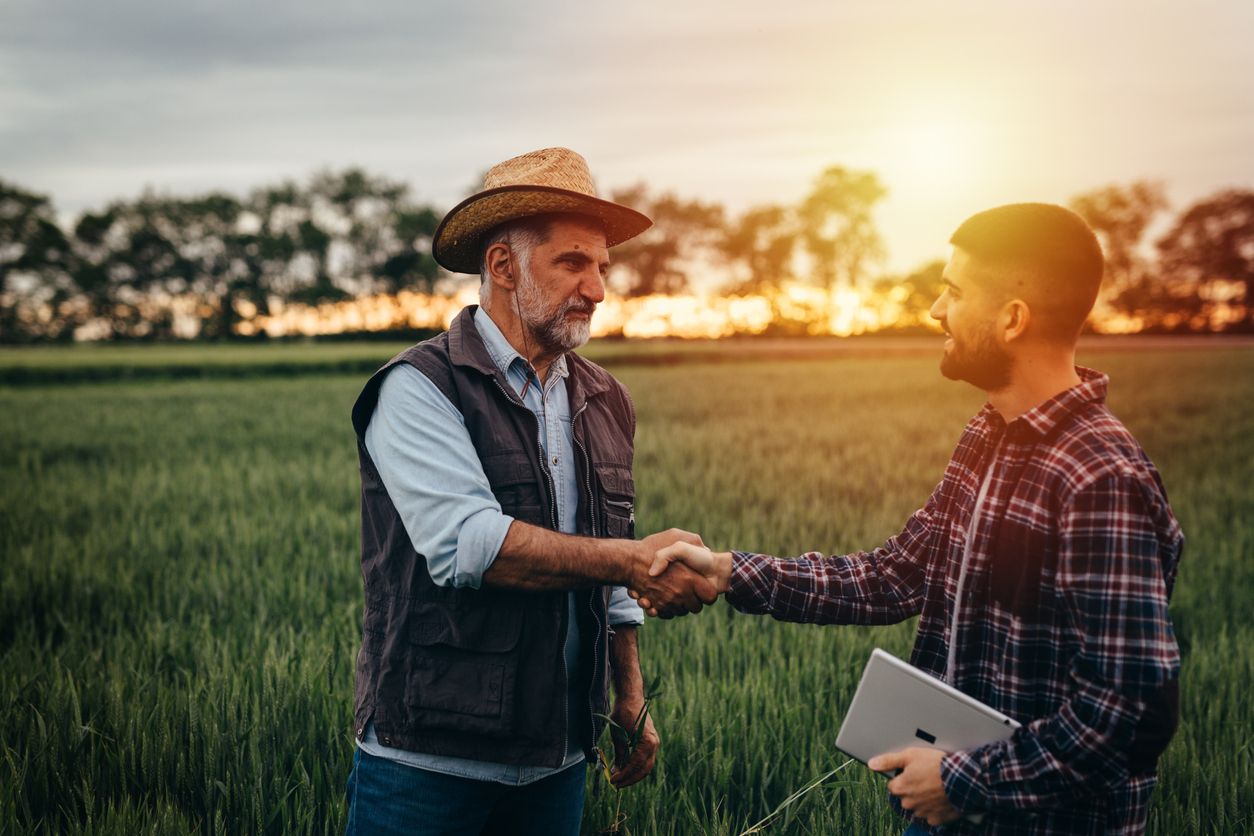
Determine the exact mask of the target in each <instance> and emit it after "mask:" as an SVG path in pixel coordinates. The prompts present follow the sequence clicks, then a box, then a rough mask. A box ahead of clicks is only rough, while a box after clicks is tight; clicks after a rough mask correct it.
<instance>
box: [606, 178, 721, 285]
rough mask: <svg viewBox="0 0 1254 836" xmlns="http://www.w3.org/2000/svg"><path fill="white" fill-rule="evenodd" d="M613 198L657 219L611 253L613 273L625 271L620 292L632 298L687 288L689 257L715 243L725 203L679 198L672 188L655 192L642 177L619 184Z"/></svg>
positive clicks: (622, 273)
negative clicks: (626, 185)
mask: <svg viewBox="0 0 1254 836" xmlns="http://www.w3.org/2000/svg"><path fill="white" fill-rule="evenodd" d="M610 199H611V200H613V201H614V202H615V203H621V204H622V205H624V206H630V207H631V208H632V209H635V210H636V211H638V212H643V213H644V214H645V215H648V216H649V217H650V218H651V219H652V220H653V226H651V227H649V229H648V230H646V231H645V232H644V233H642V234H641V235H638V236H636V237H635V238H633V239H631V240H630V241H627V242H625V243H622V244H619V245H618V246H617V247H615V248H614V252H613V253H612V255H611V257H612V260H613V264H614V267H615V273H616V274H617V275H618V276H623V275H625V276H626V280H625V281H622V280H620V281H619V282H618V285H619V291H620V292H621V293H622V295H623V296H626V297H628V298H631V297H636V296H648V295H650V294H653V293H681V292H683V291H684V290H686V289H688V285H689V276H688V273H687V270H688V268H689V265H690V263H691V262H692V260H694V259H696V258H697V257H699V255H700V254H701V253H702V252H703V251H705V250H707V249H709V248H710V247H711V246H713V245H714V243H715V241H716V238H717V235H718V234H719V233H720V232H721V231H722V229H723V207H721V206H719V205H717V204H713V203H702V202H700V201H697V200H689V201H685V200H680V199H679V198H677V197H676V196H675V195H674V194H672V193H670V192H667V193H666V194H663V195H660V196H656V197H653V196H650V194H649V190H648V188H647V187H646V186H645V185H644V184H643V183H639V184H637V185H635V186H632V187H631V188H629V189H619V190H617V191H615V192H613V193H612V194H611V196H610Z"/></svg>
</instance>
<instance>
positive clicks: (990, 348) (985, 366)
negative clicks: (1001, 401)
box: [940, 332, 1014, 392]
mask: <svg viewBox="0 0 1254 836" xmlns="http://www.w3.org/2000/svg"><path fill="white" fill-rule="evenodd" d="M950 336H952V334H951V335H950ZM953 339H954V347H953V350H952V351H950V352H949V353H948V354H946V355H945V356H943V357H941V364H940V370H941V374H943V375H944V376H945V377H947V378H949V379H950V380H965V381H966V382H967V383H970V384H971V385H972V386H976V387H978V388H980V389H983V390H984V391H985V392H997V391H1000V390H1002V389H1005V388H1006V386H1008V385H1009V384H1010V373H1011V369H1012V368H1013V367H1014V358H1013V357H1011V356H1010V355H1009V354H1007V353H1006V351H1005V350H1004V349H1003V348H1002V347H1001V346H999V345H998V344H997V343H996V342H995V341H994V340H993V338H992V337H991V336H990V335H988V334H987V333H983V332H982V333H980V334H978V335H977V336H976V337H975V338H974V339H973V340H972V341H971V343H970V344H967V343H960V342H959V341H958V338H957V337H954V338H953Z"/></svg>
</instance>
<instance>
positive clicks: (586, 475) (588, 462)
mask: <svg viewBox="0 0 1254 836" xmlns="http://www.w3.org/2000/svg"><path fill="white" fill-rule="evenodd" d="M587 408H588V402H587V401H584V404H583V406H581V407H579V411H577V412H576V413H575V414H574V415H572V416H571V419H570V437H571V438H573V439H574V440H575V445H576V446H578V447H579V452H580V453H583V463H584V468H583V479H584V487H586V488H587V489H588V513H589V514H591V515H592V536H593V537H596V536H597V498H596V496H595V495H594V494H593V493H592V459H590V458H589V457H588V450H587V449H586V448H585V447H584V446H583V442H582V441H580V440H579V434H578V433H577V432H575V420H576V419H577V418H579V416H580V415H583V411H584V410H585V409H587Z"/></svg>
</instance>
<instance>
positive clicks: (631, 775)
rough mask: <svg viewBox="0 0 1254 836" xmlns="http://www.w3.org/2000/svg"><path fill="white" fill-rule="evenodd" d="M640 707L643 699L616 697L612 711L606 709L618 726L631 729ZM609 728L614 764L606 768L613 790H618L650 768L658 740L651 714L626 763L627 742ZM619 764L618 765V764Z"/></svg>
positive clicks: (655, 755) (634, 780)
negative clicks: (612, 744)
mask: <svg viewBox="0 0 1254 836" xmlns="http://www.w3.org/2000/svg"><path fill="white" fill-rule="evenodd" d="M643 707H644V700H643V699H639V698H635V699H627V700H625V699H618V700H615V701H614V710H613V711H611V712H610V716H611V717H612V718H614V722H615V723H618V725H620V726H622V727H623V728H625V729H631V728H634V727H635V723H636V718H637V717H639V716H640V709H641V708H643ZM611 731H612V734H611V737H613V738H614V767H613V768H612V769H611V770H610V783H611V784H613V785H614V787H615V788H616V789H620V790H621V789H623V788H624V787H630V786H631V785H632V784H634V783H636V782H637V781H639V780H640V779H641V778H643V777H644V776H646V775H648V774H649V773H650V772H652V771H653V763H654V761H655V760H656V759H657V749H658V746H659V745H660V744H661V742H662V741H661V738H659V737H658V734H657V730H656V729H654V728H653V717H652V716H649V717H647V718H646V719H645V721H644V733H643V734H642V735H641V737H640V742H639V743H637V744H636V750H635V751H634V752H632V753H631V757H630V758H628V759H627V762H626V763H622V761H623V759H624V758H626V757H627V752H626V749H627V741H625V740H622V739H620V737H619V735H618V733H617V732H613V730H612V728H611ZM620 763H622V765H621V766H619V764H620Z"/></svg>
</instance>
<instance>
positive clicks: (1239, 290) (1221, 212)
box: [1158, 189, 1254, 332]
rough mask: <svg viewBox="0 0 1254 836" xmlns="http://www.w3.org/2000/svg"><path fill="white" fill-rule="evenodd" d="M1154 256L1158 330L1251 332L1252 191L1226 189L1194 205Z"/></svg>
mask: <svg viewBox="0 0 1254 836" xmlns="http://www.w3.org/2000/svg"><path fill="white" fill-rule="evenodd" d="M1158 251H1159V253H1160V257H1161V269H1162V273H1163V276H1164V277H1165V279H1166V282H1165V291H1166V293H1165V294H1164V295H1165V296H1166V297H1167V298H1166V299H1165V300H1162V302H1164V304H1163V307H1164V308H1166V314H1169V316H1165V317H1164V325H1166V326H1167V327H1171V326H1172V325H1177V326H1187V327H1188V328H1189V329H1191V330H1195V331H1199V330H1212V331H1219V330H1233V331H1246V332H1248V331H1252V330H1254V310H1252V309H1254V191H1249V190H1240V189H1229V190H1226V191H1222V192H1219V193H1218V194H1215V195H1212V196H1211V197H1209V198H1206V199H1205V200H1202V201H1199V202H1198V203H1195V204H1194V205H1193V206H1191V207H1189V209H1188V210H1186V211H1185V213H1184V214H1183V215H1181V216H1180V219H1179V220H1178V221H1177V222H1176V225H1175V227H1174V228H1172V230H1171V231H1170V232H1168V233H1167V234H1166V235H1165V236H1163V237H1162V239H1160V240H1159V241H1158Z"/></svg>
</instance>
